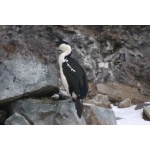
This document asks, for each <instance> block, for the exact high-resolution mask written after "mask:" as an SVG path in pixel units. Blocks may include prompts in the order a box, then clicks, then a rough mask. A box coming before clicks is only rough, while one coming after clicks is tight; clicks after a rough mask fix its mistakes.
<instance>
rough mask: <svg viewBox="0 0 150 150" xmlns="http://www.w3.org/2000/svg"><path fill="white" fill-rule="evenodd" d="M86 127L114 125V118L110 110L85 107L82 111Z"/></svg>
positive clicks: (90, 106)
mask: <svg viewBox="0 0 150 150" xmlns="http://www.w3.org/2000/svg"><path fill="white" fill-rule="evenodd" d="M83 116H84V118H85V121H86V124H88V125H116V124H117V123H116V117H115V114H114V112H113V111H112V110H111V109H108V108H103V107H97V106H94V105H86V107H85V108H84V111H83Z"/></svg>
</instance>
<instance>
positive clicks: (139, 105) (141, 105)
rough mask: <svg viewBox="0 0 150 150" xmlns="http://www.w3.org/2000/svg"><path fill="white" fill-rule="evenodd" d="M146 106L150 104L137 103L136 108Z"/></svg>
mask: <svg viewBox="0 0 150 150" xmlns="http://www.w3.org/2000/svg"><path fill="white" fill-rule="evenodd" d="M144 106H150V104H146V103H141V104H137V105H136V107H135V110H138V109H143V108H144Z"/></svg>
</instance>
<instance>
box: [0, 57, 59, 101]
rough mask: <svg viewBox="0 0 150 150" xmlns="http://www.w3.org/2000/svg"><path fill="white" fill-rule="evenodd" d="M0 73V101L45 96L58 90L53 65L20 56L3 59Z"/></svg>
mask: <svg viewBox="0 0 150 150" xmlns="http://www.w3.org/2000/svg"><path fill="white" fill-rule="evenodd" d="M0 75H1V76H0V83H1V84H0V102H7V101H11V100H15V99H18V98H20V97H22V96H46V95H53V94H54V93H57V92H58V80H57V76H56V75H55V73H54V71H53V67H51V66H50V65H49V67H48V66H46V65H44V64H42V63H40V62H37V61H32V60H26V59H23V58H22V57H21V56H18V57H17V56H16V58H15V59H12V60H5V61H3V63H2V64H1V65H0Z"/></svg>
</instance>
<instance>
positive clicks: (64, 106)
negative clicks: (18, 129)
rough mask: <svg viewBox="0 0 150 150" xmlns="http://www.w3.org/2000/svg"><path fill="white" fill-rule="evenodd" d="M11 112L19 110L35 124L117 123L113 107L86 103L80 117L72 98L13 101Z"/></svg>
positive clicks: (10, 107)
mask: <svg viewBox="0 0 150 150" xmlns="http://www.w3.org/2000/svg"><path fill="white" fill-rule="evenodd" d="M9 110H11V114H13V113H15V112H17V113H19V114H21V115H23V116H25V118H26V119H27V120H28V121H29V122H30V123H31V124H34V125H82V124H83V125H85V124H88V125H90V124H98V125H102V124H103V125H104V124H105V125H115V124H116V118H115V115H114V113H113V111H112V110H111V109H106V108H102V107H97V106H92V105H84V111H83V116H82V119H79V118H78V116H77V113H76V110H75V105H74V103H73V102H72V101H71V100H64V101H59V102H52V101H50V100H38V99H22V100H18V101H15V102H13V103H11V105H10V106H9Z"/></svg>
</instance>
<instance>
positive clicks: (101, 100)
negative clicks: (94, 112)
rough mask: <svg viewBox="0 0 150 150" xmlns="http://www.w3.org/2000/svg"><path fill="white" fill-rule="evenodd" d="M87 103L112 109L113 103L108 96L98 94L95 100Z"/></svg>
mask: <svg viewBox="0 0 150 150" xmlns="http://www.w3.org/2000/svg"><path fill="white" fill-rule="evenodd" d="M86 103H90V104H93V105H96V106H99V107H105V108H111V103H110V101H109V100H108V97H107V95H103V94H97V95H96V96H95V97H94V98H93V99H91V100H88V101H87V102H86Z"/></svg>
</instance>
